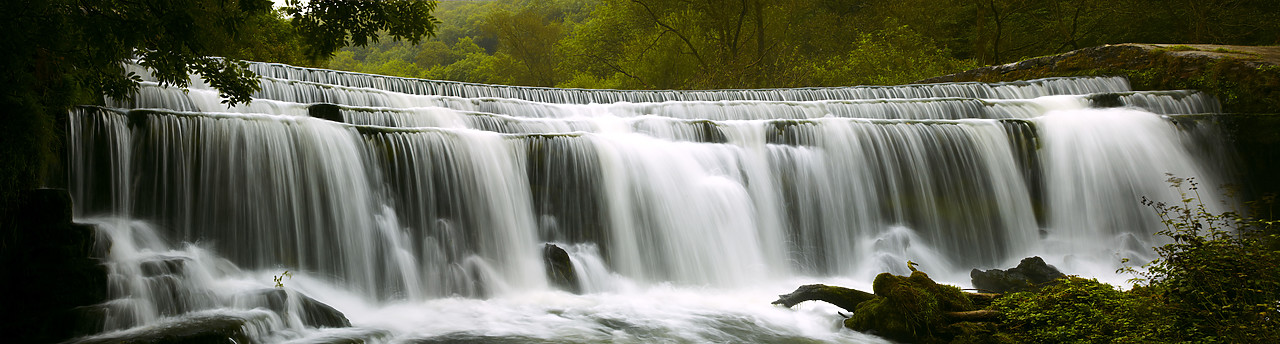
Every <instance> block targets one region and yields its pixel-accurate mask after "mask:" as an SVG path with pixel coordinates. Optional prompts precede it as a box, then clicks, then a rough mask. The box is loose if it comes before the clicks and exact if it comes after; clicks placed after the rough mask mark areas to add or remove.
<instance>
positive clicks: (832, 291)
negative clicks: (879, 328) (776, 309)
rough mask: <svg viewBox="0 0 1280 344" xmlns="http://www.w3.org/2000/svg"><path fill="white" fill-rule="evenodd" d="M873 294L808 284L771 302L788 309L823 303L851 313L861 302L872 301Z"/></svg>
mask: <svg viewBox="0 0 1280 344" xmlns="http://www.w3.org/2000/svg"><path fill="white" fill-rule="evenodd" d="M875 297H876V296H875V295H874V294H871V293H868V292H865V291H861V290H857V289H849V288H844V287H836V286H829V285H825V284H809V285H802V286H800V287H799V288H796V291H793V292H791V293H790V294H785V295H778V300H777V301H773V304H775V305H783V306H786V307H788V308H790V307H791V306H795V305H796V304H798V303H801V302H805V301H823V302H826V303H830V304H833V305H836V306H837V307H840V308H844V309H845V310H847V311H849V312H853V311H854V310H856V309H857V308H858V304H859V303H862V302H863V301H867V300H871V299H874V298H875Z"/></svg>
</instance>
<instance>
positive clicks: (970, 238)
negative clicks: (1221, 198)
mask: <svg viewBox="0 0 1280 344" xmlns="http://www.w3.org/2000/svg"><path fill="white" fill-rule="evenodd" d="M252 67H253V69H254V70H255V71H257V72H259V73H260V74H262V75H264V79H263V89H262V91H260V92H258V94H257V95H256V97H255V100H254V101H253V102H252V103H250V104H245V105H240V106H236V107H231V108H228V107H226V106H225V105H223V104H221V103H219V101H218V98H217V94H216V92H215V91H213V90H211V89H210V88H209V87H207V86H205V85H202V84H200V83H199V80H194V83H195V84H196V86H194V87H193V89H192V90H191V91H190V92H183V91H180V90H175V89H169V88H163V87H160V86H158V85H156V84H155V83H144V84H143V87H142V89H141V92H140V93H139V95H138V97H137V98H136V99H134V100H132V101H128V102H119V103H115V102H113V103H110V104H109V107H83V108H79V109H76V110H75V111H73V112H72V113H71V114H70V121H69V127H70V128H69V129H70V132H69V137H70V142H69V144H68V146H69V150H70V170H71V171H70V177H71V180H70V183H69V185H70V186H71V189H72V190H71V191H72V195H73V198H74V199H75V201H76V209H75V212H76V216H77V217H78V218H80V219H81V221H87V222H93V223H97V224H99V226H100V227H101V228H103V229H105V231H106V232H107V233H110V237H111V238H112V240H113V242H116V243H117V244H116V245H115V246H114V248H113V250H112V254H111V257H112V260H111V268H112V271H113V275H112V276H113V277H112V278H113V289H112V297H113V298H114V300H113V301H111V302H110V303H111V305H110V306H108V307H105V309H107V311H106V313H107V314H108V315H109V316H108V317H107V319H106V320H105V321H104V324H103V325H102V327H103V330H104V331H114V330H123V329H129V328H133V329H131V330H126V331H145V329H147V328H151V327H155V326H160V325H157V324H162V323H166V321H167V322H173V321H181V319H189V318H193V317H208V316H210V315H209V314H215V315H218V316H231V317H238V318H241V319H246V321H245V324H246V325H244V326H245V327H246V328H249V331H247V332H248V333H251V334H252V336H251V337H252V339H253V340H256V341H264V342H279V341H291V340H302V341H321V342H323V341H332V340H337V339H342V338H348V339H353V338H354V339H361V340H372V341H409V342H439V341H451V340H476V341H495V340H506V341H518V342H523V341H554V342H616V341H622V342H653V341H663V342H668V341H671V342H704V341H716V342H724V341H728V342H791V341H797V340H808V341H824V342H826V341H829V342H876V341H879V339H878V338H876V337H873V336H867V335H862V334H859V333H854V332H851V331H847V330H840V329H837V328H836V327H835V326H833V324H834V323H835V322H836V321H835V320H836V319H839V316H838V315H836V314H835V312H834V310H833V309H832V308H831V307H829V306H828V305H822V304H805V305H801V306H799V307H798V309H797V310H790V309H783V308H778V307H773V306H771V305H769V304H768V303H769V301H771V300H772V296H773V295H776V294H779V293H782V292H786V291H789V290H791V289H793V288H794V287H795V286H797V285H799V284H803V283H813V282H823V283H830V284H840V285H846V286H851V287H858V288H862V289H866V286H867V285H868V284H869V282H870V281H871V278H872V277H873V276H874V275H875V274H877V273H880V272H885V271H889V272H895V273H902V272H903V271H904V270H905V268H906V266H905V262H906V261H907V260H913V261H915V262H918V263H920V267H921V269H923V270H926V271H929V272H930V273H931V274H932V275H934V277H936V278H938V279H939V280H942V281H949V282H952V283H957V284H966V280H967V278H966V272H967V270H968V269H970V268H991V267H1003V266H1011V265H1012V263H1013V262H1016V261H1017V260H1019V259H1021V258H1023V257H1026V256H1029V255H1041V256H1044V257H1046V259H1047V260H1048V261H1049V262H1050V263H1053V264H1055V265H1057V266H1058V267H1060V268H1061V269H1063V270H1064V271H1065V272H1067V273H1072V274H1082V275H1088V276H1097V277H1101V278H1103V279H1104V280H1107V279H1109V280H1119V279H1123V277H1116V276H1115V275H1113V274H1112V271H1114V269H1115V268H1116V267H1117V266H1118V264H1119V258H1121V257H1132V258H1138V259H1144V258H1148V256H1149V254H1150V252H1149V249H1148V247H1150V246H1151V245H1153V244H1155V243H1156V242H1157V241H1156V240H1157V239H1156V238H1155V237H1154V234H1153V233H1154V232H1155V231H1156V229H1157V226H1159V224H1160V223H1159V220H1158V219H1157V218H1156V217H1155V214H1154V213H1152V212H1150V211H1149V210H1148V209H1144V208H1143V207H1142V206H1141V205H1140V204H1139V203H1138V200H1139V199H1140V198H1141V197H1143V196H1147V197H1151V198H1154V199H1168V198H1170V197H1176V195H1172V194H1171V191H1170V190H1169V189H1168V188H1167V186H1166V185H1165V184H1164V180H1165V173H1172V174H1175V175H1179V176H1195V177H1198V178H1200V181H1201V183H1202V184H1204V185H1215V184H1217V183H1220V182H1221V181H1222V180H1221V179H1222V177H1220V176H1218V175H1216V173H1218V172H1220V171H1222V170H1223V168H1224V167H1222V166H1211V165H1208V163H1207V162H1203V161H1206V160H1202V159H1200V158H1198V157H1197V156H1195V155H1194V154H1193V153H1192V152H1193V150H1192V149H1190V148H1189V147H1190V146H1194V145H1196V144H1200V143H1197V142H1193V141H1194V140H1193V138H1192V137H1191V136H1189V135H1184V134H1182V133H1181V132H1180V131H1179V130H1178V129H1177V128H1176V127H1175V126H1174V125H1173V124H1171V123H1170V122H1169V121H1168V119H1167V116H1168V115H1178V114H1192V113H1204V112H1215V111H1217V103H1216V101H1215V100H1213V99H1212V98H1211V97H1207V96H1205V95H1203V94H1201V93H1198V92H1192V91H1164V92H1133V91H1130V90H1129V88H1128V85H1127V82H1125V80H1124V79H1122V78H1061V79H1043V80H1035V81H1030V82H1018V83H1007V84H982V83H957V84H938V85H908V86H889V87H840V88H812V89H777V90H716V91H607V90H606V91H595V90H558V89H546V88H522V87H508V86H490V85H476V84H464V83H452V82H436V81H426V80H413V79H401V78H389V77H381V76H373V75H363V74H354V73H344V72H334V71H325V70H313V69H304V68H297V67H291V66H284V65H275V64H253V65H252ZM1206 203H1212V204H1216V202H1214V201H1212V200H1210V201H1209V202H1206ZM546 242H555V243H558V244H559V245H560V246H562V247H565V248H567V251H568V252H569V256H570V257H571V259H572V261H573V265H574V267H575V270H576V271H577V273H578V275H579V276H578V280H580V281H581V282H582V284H583V288H582V289H583V290H584V291H585V293H584V294H582V295H573V294H570V293H565V292H561V291H556V290H554V288H552V287H551V283H550V282H549V281H548V279H547V277H546V272H545V271H544V265H543V261H542V257H541V256H540V255H539V251H540V248H541V247H542V245H543V243H546ZM181 243H188V244H186V245H185V246H180V245H181ZM157 267H164V269H158V268H157ZM284 270H290V271H293V274H294V276H295V277H294V278H292V279H284V280H283V281H282V283H283V284H284V285H285V286H287V287H288V288H286V290H288V291H289V293H296V294H300V295H308V296H310V297H314V298H315V299H318V300H319V301H321V302H324V303H327V304H329V305H332V306H334V307H335V308H337V309H339V310H341V311H342V312H344V313H345V314H346V315H347V316H348V317H349V318H350V320H351V323H352V324H353V325H354V328H351V329H315V328H313V327H314V326H312V324H309V323H307V320H306V319H308V318H307V317H308V316H309V315H308V313H307V312H306V311H304V310H301V309H303V308H305V307H303V306H300V305H302V304H305V301H298V300H300V299H301V300H306V299H304V298H303V297H300V296H294V297H291V298H288V299H289V300H290V301H289V302H290V304H289V306H288V307H290V308H288V309H290V310H295V311H290V312H283V313H280V312H276V313H273V312H266V311H263V309H264V308H271V309H275V308H272V305H271V304H269V303H270V302H267V301H264V300H266V298H263V297H257V296H254V295H265V294H263V290H271V289H270V287H271V286H272V283H271V282H272V276H273V275H278V274H279V273H281V272H282V271H284ZM264 288H265V289H264ZM276 308H280V306H276ZM280 314H286V315H287V316H281V315H280ZM175 319H177V320H175ZM113 335H119V333H114V334H112V333H108V334H104V335H100V336H102V337H104V338H113V337H110V336H113Z"/></svg>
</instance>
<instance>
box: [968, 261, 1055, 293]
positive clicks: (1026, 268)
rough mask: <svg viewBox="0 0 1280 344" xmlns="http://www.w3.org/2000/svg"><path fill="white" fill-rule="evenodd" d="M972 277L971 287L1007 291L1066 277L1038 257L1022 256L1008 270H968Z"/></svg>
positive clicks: (996, 291)
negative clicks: (1022, 257) (1016, 264)
mask: <svg viewBox="0 0 1280 344" xmlns="http://www.w3.org/2000/svg"><path fill="white" fill-rule="evenodd" d="M969 277H970V278H973V287H974V288H978V289H982V290H986V291H990V292H994V293H1009V292H1018V291H1026V290H1032V289H1035V288H1038V287H1040V286H1042V285H1045V284H1046V283H1049V282H1051V281H1053V280H1056V279H1059V278H1062V277H1066V275H1065V274H1063V273H1062V272H1061V271H1058V269H1057V268H1055V267H1053V266H1052V265H1049V264H1046V263H1045V262H1044V259H1041V258H1040V257H1030V258H1024V259H1022V261H1021V262H1019V263H1018V266H1017V267H1015V268H1012V269H1009V270H1000V269H991V270H986V271H982V270H978V269H973V271H970V272H969Z"/></svg>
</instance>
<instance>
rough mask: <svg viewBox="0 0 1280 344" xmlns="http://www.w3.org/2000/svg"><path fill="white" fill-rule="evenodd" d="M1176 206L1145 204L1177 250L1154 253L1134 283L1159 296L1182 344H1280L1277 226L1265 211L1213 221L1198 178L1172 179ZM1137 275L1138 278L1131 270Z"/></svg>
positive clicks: (1170, 248) (1161, 249)
mask: <svg viewBox="0 0 1280 344" xmlns="http://www.w3.org/2000/svg"><path fill="white" fill-rule="evenodd" d="M1169 183H1170V184H1171V185H1172V186H1173V187H1174V188H1175V189H1177V190H1178V191H1179V194H1180V195H1181V196H1182V197H1181V199H1180V201H1179V202H1178V203H1176V204H1165V203H1163V202H1153V201H1150V200H1146V199H1144V200H1143V204H1145V205H1147V206H1150V207H1152V209H1154V210H1155V211H1156V212H1157V213H1158V214H1159V215H1160V218H1161V219H1162V220H1163V222H1164V224H1165V229H1164V230H1162V231H1161V232H1159V233H1160V234H1161V235H1164V236H1167V237H1169V238H1170V239H1172V242H1170V243H1168V244H1165V245H1163V246H1160V247H1156V248H1155V251H1156V253H1157V254H1158V255H1159V259H1156V260H1155V261H1152V262H1151V263H1149V264H1147V266H1146V267H1147V269H1146V271H1145V272H1137V273H1136V274H1137V275H1138V278H1137V279H1135V281H1136V282H1138V283H1139V284H1144V283H1145V284H1146V285H1148V286H1152V287H1155V288H1157V289H1158V290H1160V292H1161V293H1160V294H1161V296H1162V301H1164V302H1166V303H1167V304H1168V307H1169V308H1170V310H1171V314H1170V315H1171V317H1172V320H1173V321H1174V325H1175V327H1174V328H1176V329H1177V331H1175V332H1173V333H1171V334H1172V335H1173V337H1172V339H1173V340H1176V341H1197V342H1235V343H1276V342H1280V326H1277V325H1280V251H1277V243H1280V240H1278V239H1280V237H1278V236H1277V221H1273V220H1269V218H1270V216H1269V214H1268V213H1267V212H1265V211H1264V210H1267V209H1266V208H1264V207H1262V206H1260V204H1252V205H1253V207H1252V212H1251V213H1249V214H1242V213H1240V212H1237V211H1229V212H1223V213H1212V212H1210V211H1209V210H1208V208H1207V207H1206V206H1205V204H1204V203H1203V201H1201V199H1200V195H1199V184H1197V183H1196V182H1195V180H1194V178H1185V179H1184V178H1178V177H1174V176H1170V177H1169ZM1129 271H1131V272H1133V271H1134V270H1132V269H1130V270H1129Z"/></svg>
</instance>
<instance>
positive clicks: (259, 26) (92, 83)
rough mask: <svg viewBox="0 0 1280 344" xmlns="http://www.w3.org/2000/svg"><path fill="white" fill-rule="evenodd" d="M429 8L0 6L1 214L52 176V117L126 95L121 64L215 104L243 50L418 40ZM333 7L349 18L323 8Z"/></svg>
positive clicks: (184, 2)
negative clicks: (287, 12) (384, 36)
mask: <svg viewBox="0 0 1280 344" xmlns="http://www.w3.org/2000/svg"><path fill="white" fill-rule="evenodd" d="M295 4H296V2H295ZM432 6H434V5H433V3H432V2H428V1H411V0H396V1H334V0H315V1H310V2H307V3H305V4H297V7H295V8H294V9H293V10H292V12H291V14H292V15H293V18H292V22H290V21H289V20H286V19H285V18H283V17H281V14H280V13H279V12H276V11H274V10H272V2H271V1H269V0H131V1H124V0H100V1H77V0H42V1H5V2H3V3H0V23H3V24H2V25H4V28H5V30H4V32H5V34H4V35H0V46H3V47H5V50H6V53H5V54H0V70H4V71H5V72H4V73H0V108H3V109H5V111H4V112H3V114H0V116H3V117H0V123H2V124H3V125H2V126H0V213H2V214H0V216H4V217H5V218H7V217H8V216H9V215H12V214H10V213H11V211H12V207H13V205H14V199H15V196H16V194H17V191H18V190H22V189H29V188H35V187H40V186H47V185H50V184H53V185H58V183H62V181H60V180H59V179H60V178H61V177H63V176H60V175H50V174H51V173H50V171H55V172H53V173H57V172H56V171H58V169H57V168H51V167H56V166H52V165H56V164H58V163H59V162H58V156H60V155H62V154H61V152H59V150H60V147H59V146H60V142H61V140H60V139H59V138H60V136H59V135H60V134H61V133H60V132H61V129H60V127H61V126H60V125H59V124H60V122H61V121H62V120H63V117H64V116H65V115H66V112H67V110H68V109H69V108H70V107H71V106H72V105H76V104H101V103H102V102H103V100H104V96H105V97H111V98H114V99H126V98H129V97H131V96H132V95H133V94H134V93H135V92H136V91H137V89H138V82H139V81H140V79H141V78H140V77H139V76H138V75H135V74H131V73H126V71H125V67H124V66H125V64H126V63H128V62H135V61H136V62H137V63H138V64H140V65H142V66H145V67H147V68H148V69H150V72H151V74H152V75H153V76H155V77H156V79H157V80H158V81H159V83H161V84H163V85H172V86H177V87H186V86H187V85H188V84H189V83H190V80H191V79H190V78H191V77H192V76H196V75H198V76H199V77H201V78H203V79H204V80H205V82H207V83H208V84H209V85H212V86H213V87H215V88H217V89H218V91H219V92H220V93H221V95H222V97H223V98H224V100H223V102H224V103H229V104H237V103H243V102H247V101H249V99H250V95H251V94H253V92H255V91H256V90H258V79H257V78H256V77H255V76H254V75H253V74H252V73H251V72H250V71H248V69H246V64H245V63H243V62H241V60H242V59H255V60H264V61H269V62H285V63H292V64H303V65H314V64H315V63H314V61H309V59H308V58H307V56H308V55H309V56H327V55H328V54H329V53H331V52H333V51H334V50H336V49H337V48H339V47H340V46H341V44H346V43H362V42H365V41H366V39H367V38H368V37H370V36H371V35H373V33H372V31H371V30H383V29H385V30H388V32H389V35H390V36H391V37H395V38H405V39H409V40H413V41H417V40H419V39H421V38H422V37H426V36H428V35H429V34H430V33H431V32H432V31H431V30H432V29H433V28H434V26H433V25H432V24H433V22H431V16H430V13H429V11H430V10H431V9H432ZM341 14H353V15H359V16H355V17H350V18H337V17H326V16H329V15H341ZM295 28H296V29H295ZM300 35H301V36H300ZM304 50H305V52H308V53H310V54H304V53H303V52H304ZM212 56H222V57H223V58H215V57H212ZM397 71H398V72H399V71H400V70H397ZM0 225H3V226H7V224H0Z"/></svg>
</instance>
